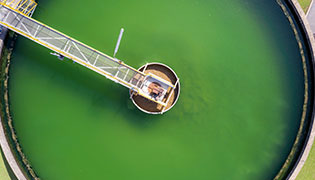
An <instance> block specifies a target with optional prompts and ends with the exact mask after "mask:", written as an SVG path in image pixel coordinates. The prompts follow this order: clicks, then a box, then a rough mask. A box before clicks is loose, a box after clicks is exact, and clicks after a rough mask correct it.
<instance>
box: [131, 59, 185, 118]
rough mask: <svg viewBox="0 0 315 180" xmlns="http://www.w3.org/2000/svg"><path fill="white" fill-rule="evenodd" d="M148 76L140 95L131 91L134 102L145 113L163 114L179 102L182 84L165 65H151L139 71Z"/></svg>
mask: <svg viewBox="0 0 315 180" xmlns="http://www.w3.org/2000/svg"><path fill="white" fill-rule="evenodd" d="M138 70H139V71H141V72H143V73H144V74H147V75H148V76H147V78H146V79H145V81H144V82H143V85H142V86H141V87H140V93H139V92H135V91H132V90H130V97H131V100H132V102H133V103H134V104H135V105H136V106H137V107H138V108H139V109H140V110H141V111H143V112H145V113H149V114H163V113H164V112H166V111H168V110H170V109H171V108H172V107H173V106H174V105H175V103H176V102H177V100H178V97H179V94H180V83H179V78H178V77H177V75H176V73H175V72H174V71H173V70H172V69H171V68H170V67H168V66H166V65H165V64H161V63H149V64H146V65H144V66H142V67H140V68H139V69H138Z"/></svg>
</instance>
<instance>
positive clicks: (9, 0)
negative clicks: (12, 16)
mask: <svg viewBox="0 0 315 180" xmlns="http://www.w3.org/2000/svg"><path fill="white" fill-rule="evenodd" d="M0 4H1V5H5V6H7V7H10V8H12V9H15V10H17V11H19V12H20V13H23V14H25V15H27V16H32V14H33V12H34V10H35V8H36V6H37V3H36V2H35V1H34V0H0Z"/></svg>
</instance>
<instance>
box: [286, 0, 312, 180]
mask: <svg viewBox="0 0 315 180" xmlns="http://www.w3.org/2000/svg"><path fill="white" fill-rule="evenodd" d="M289 1H290V2H291V3H288V5H291V6H293V9H294V10H295V12H296V14H297V16H298V18H299V19H298V20H299V21H300V23H301V24H302V25H303V26H304V31H305V33H306V35H307V36H306V38H307V40H308V41H309V48H310V50H311V58H312V59H311V62H312V66H313V67H314V64H315V55H314V53H315V40H314V36H313V32H312V30H311V27H310V24H309V22H308V20H307V18H306V15H305V13H304V11H303V9H302V7H301V6H300V4H299V2H298V1H297V0H289ZM313 77H314V74H313ZM312 112H313V114H312V119H311V124H310V126H311V127H310V131H309V132H308V136H307V140H306V142H305V144H304V146H303V149H302V152H301V154H300V156H299V158H298V160H297V162H296V163H295V165H294V167H293V169H292V170H291V172H290V174H289V175H288V177H287V180H294V179H296V177H297V176H298V174H299V172H300V171H301V169H302V167H303V166H304V164H305V161H306V160H307V157H308V155H309V153H310V150H311V148H312V146H313V143H314V138H315V123H314V108H313V109H312Z"/></svg>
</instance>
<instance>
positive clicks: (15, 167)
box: [0, 27, 27, 180]
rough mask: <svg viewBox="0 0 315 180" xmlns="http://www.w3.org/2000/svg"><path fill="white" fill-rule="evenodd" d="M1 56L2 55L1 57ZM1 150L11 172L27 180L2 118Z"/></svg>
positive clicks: (0, 123)
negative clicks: (7, 135)
mask: <svg viewBox="0 0 315 180" xmlns="http://www.w3.org/2000/svg"><path fill="white" fill-rule="evenodd" d="M0 28H2V33H3V32H4V33H3V34H2V33H1V34H0V36H1V37H0V52H1V53H2V49H3V43H4V40H5V38H6V36H7V29H6V28H4V27H0ZM0 56H1V55H0ZM0 148H1V149H2V152H3V154H4V157H5V158H6V160H7V162H8V164H9V166H10V168H11V170H12V171H13V173H14V175H15V176H16V177H17V179H19V180H27V178H26V176H25V175H24V173H23V171H22V170H21V168H20V166H19V164H18V163H17V161H16V159H15V156H14V154H13V152H12V151H11V148H10V145H9V143H8V141H7V138H6V134H5V129H4V127H3V125H2V119H1V117H0Z"/></svg>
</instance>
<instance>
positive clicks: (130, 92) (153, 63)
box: [129, 62, 180, 114]
mask: <svg viewBox="0 0 315 180" xmlns="http://www.w3.org/2000/svg"><path fill="white" fill-rule="evenodd" d="M149 65H160V66H164V67H166V68H168V69H169V70H171V72H172V73H173V74H174V75H175V77H176V79H177V80H178V83H177V85H176V87H175V89H176V88H178V93H177V97H176V99H175V101H174V102H173V104H172V106H170V107H169V108H168V109H166V110H165V111H164V112H163V113H166V112H167V111H169V110H170V109H172V108H173V107H174V105H175V104H176V103H177V101H178V99H179V96H180V81H179V78H178V76H177V74H176V73H175V71H174V70H173V69H172V68H170V67H169V66H167V65H166V64H162V63H158V62H152V63H147V64H145V65H143V66H141V67H140V68H139V69H138V70H140V69H142V68H144V67H145V66H149ZM129 94H130V99H131V101H132V103H133V104H134V105H135V106H136V107H137V108H138V109H140V110H141V111H142V112H144V113H147V114H162V112H150V111H147V110H145V109H143V108H141V107H140V106H138V104H137V103H136V102H135V101H134V99H133V98H132V90H129Z"/></svg>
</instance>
